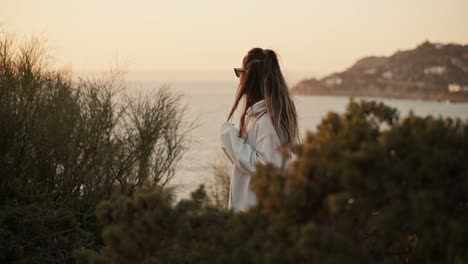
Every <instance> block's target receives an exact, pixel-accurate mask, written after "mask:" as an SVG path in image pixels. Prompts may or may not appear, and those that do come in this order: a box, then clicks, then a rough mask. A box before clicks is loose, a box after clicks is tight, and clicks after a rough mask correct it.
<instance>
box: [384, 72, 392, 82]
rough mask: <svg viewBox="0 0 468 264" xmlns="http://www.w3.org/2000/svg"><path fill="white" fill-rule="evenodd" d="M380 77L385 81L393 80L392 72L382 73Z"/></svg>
mask: <svg viewBox="0 0 468 264" xmlns="http://www.w3.org/2000/svg"><path fill="white" fill-rule="evenodd" d="M382 77H383V78H385V79H387V80H390V79H392V78H393V72H392V71H385V72H384V73H382Z"/></svg>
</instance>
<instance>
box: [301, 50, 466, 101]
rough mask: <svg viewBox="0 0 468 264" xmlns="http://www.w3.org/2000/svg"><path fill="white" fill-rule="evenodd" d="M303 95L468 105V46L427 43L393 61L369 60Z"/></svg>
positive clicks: (313, 82) (309, 84) (310, 82)
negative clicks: (447, 102) (449, 102)
mask: <svg viewBox="0 0 468 264" xmlns="http://www.w3.org/2000/svg"><path fill="white" fill-rule="evenodd" d="M292 90H293V93H295V94H301V95H337V96H370V97H387V98H407V99H421V100H443V101H451V102H467V101H468V45H457V44H438V43H430V42H424V43H422V44H421V45H419V46H418V47H417V48H415V49H413V50H407V51H398V52H396V53H395V54H393V55H392V56H390V57H375V56H373V57H366V58H363V59H361V60H359V61H357V62H356V63H355V64H354V65H353V66H351V67H350V68H349V69H347V70H345V71H343V72H340V73H333V74H330V75H328V76H326V77H324V78H322V79H314V78H313V79H307V80H303V81H301V82H299V83H298V84H297V85H295V86H294V87H293V88H292Z"/></svg>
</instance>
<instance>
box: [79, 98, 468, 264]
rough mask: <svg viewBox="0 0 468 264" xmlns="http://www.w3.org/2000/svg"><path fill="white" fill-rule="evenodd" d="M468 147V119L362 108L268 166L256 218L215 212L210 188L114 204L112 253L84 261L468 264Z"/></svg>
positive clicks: (261, 172)
mask: <svg viewBox="0 0 468 264" xmlns="http://www.w3.org/2000/svg"><path fill="white" fill-rule="evenodd" d="M467 149H468V124H467V122H466V121H461V120H453V119H450V118H448V119H440V118H433V117H416V116H414V115H413V114H410V115H409V116H408V117H406V118H404V119H402V120H400V118H399V115H398V113H397V111H396V109H393V108H390V107H388V106H385V105H383V104H381V103H376V102H367V101H361V102H355V101H351V102H350V104H349V105H348V108H347V111H346V113H345V114H342V115H339V114H336V113H329V114H328V115H327V116H326V117H325V118H324V119H323V120H322V122H321V124H320V125H319V126H318V129H317V131H316V132H309V133H308V135H307V138H306V140H305V142H304V144H302V145H298V146H296V152H297V154H298V156H297V159H296V160H295V161H294V162H293V163H292V164H291V166H290V167H289V168H288V170H287V171H286V172H284V173H280V172H279V171H278V170H277V168H274V167H273V166H272V165H270V164H267V165H265V166H262V165H258V166H257V172H256V173H255V175H254V176H253V186H254V191H255V192H256V194H257V197H258V201H259V203H258V205H257V206H256V207H254V208H252V209H251V210H249V211H248V212H244V213H238V214H235V213H233V212H229V211H225V210H222V209H219V208H213V207H210V206H209V203H208V202H207V201H208V199H207V198H206V194H205V192H204V189H203V188H201V189H199V190H197V191H196V192H194V193H193V195H192V200H184V201H181V202H179V203H178V204H177V205H171V204H172V203H171V199H170V198H169V197H168V196H167V195H165V194H164V192H162V191H156V192H155V193H149V194H141V195H139V196H137V197H134V198H133V199H130V198H122V200H119V202H106V203H102V204H101V206H100V208H101V209H100V210H101V211H100V212H101V213H100V214H99V215H98V217H99V220H100V221H101V222H102V223H103V224H104V226H105V228H104V231H103V233H102V234H103V239H104V242H105V246H104V247H103V248H102V249H101V250H100V251H97V252H96V251H91V250H81V251H79V252H77V256H78V257H79V258H78V262H79V263H114V262H119V263H133V262H138V263H466V262H468V251H467V250H466V248H468V225H467V223H468V218H467V217H468V193H467V192H466V190H468V163H467V162H466V161H467V160H468V159H467V157H468V155H467ZM98 260H99V261H98Z"/></svg>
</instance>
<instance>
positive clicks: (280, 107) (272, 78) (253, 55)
mask: <svg viewBox="0 0 468 264" xmlns="http://www.w3.org/2000/svg"><path fill="white" fill-rule="evenodd" d="M242 64H243V67H244V69H246V70H247V72H244V73H242V75H241V76H240V82H239V87H238V89H237V95H236V99H235V101H234V105H233V106H232V109H231V112H230V113H229V116H228V121H229V120H230V119H231V118H232V116H233V114H234V111H235V110H236V109H237V106H238V105H239V101H240V100H241V99H242V97H243V96H245V101H244V102H245V103H244V109H243V110H242V113H241V117H240V124H239V136H240V137H243V138H246V134H247V132H246V123H247V120H246V112H247V109H248V108H249V107H250V106H252V105H253V104H255V103H256V102H258V101H260V100H262V99H264V100H265V104H266V108H267V111H268V113H269V114H270V116H271V119H272V121H273V125H274V127H275V129H276V132H277V133H278V136H279V138H280V141H281V144H282V145H283V146H286V145H292V144H296V143H298V141H299V128H298V124H297V112H296V107H295V105H294V101H293V100H292V99H291V97H290V95H289V89H288V87H287V85H286V81H285V80H284V77H283V74H282V73H281V69H280V65H279V63H278V58H277V56H276V53H275V52H274V51H272V50H269V49H265V50H263V49H261V48H253V49H251V50H250V51H249V52H248V53H247V55H246V56H245V57H244V60H243V62H242Z"/></svg>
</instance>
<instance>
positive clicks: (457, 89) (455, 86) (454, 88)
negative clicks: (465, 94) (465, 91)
mask: <svg viewBox="0 0 468 264" xmlns="http://www.w3.org/2000/svg"><path fill="white" fill-rule="evenodd" d="M461 90H462V87H461V85H459V84H456V83H451V84H449V85H448V91H449V92H451V93H458V92H460V91H461Z"/></svg>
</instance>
